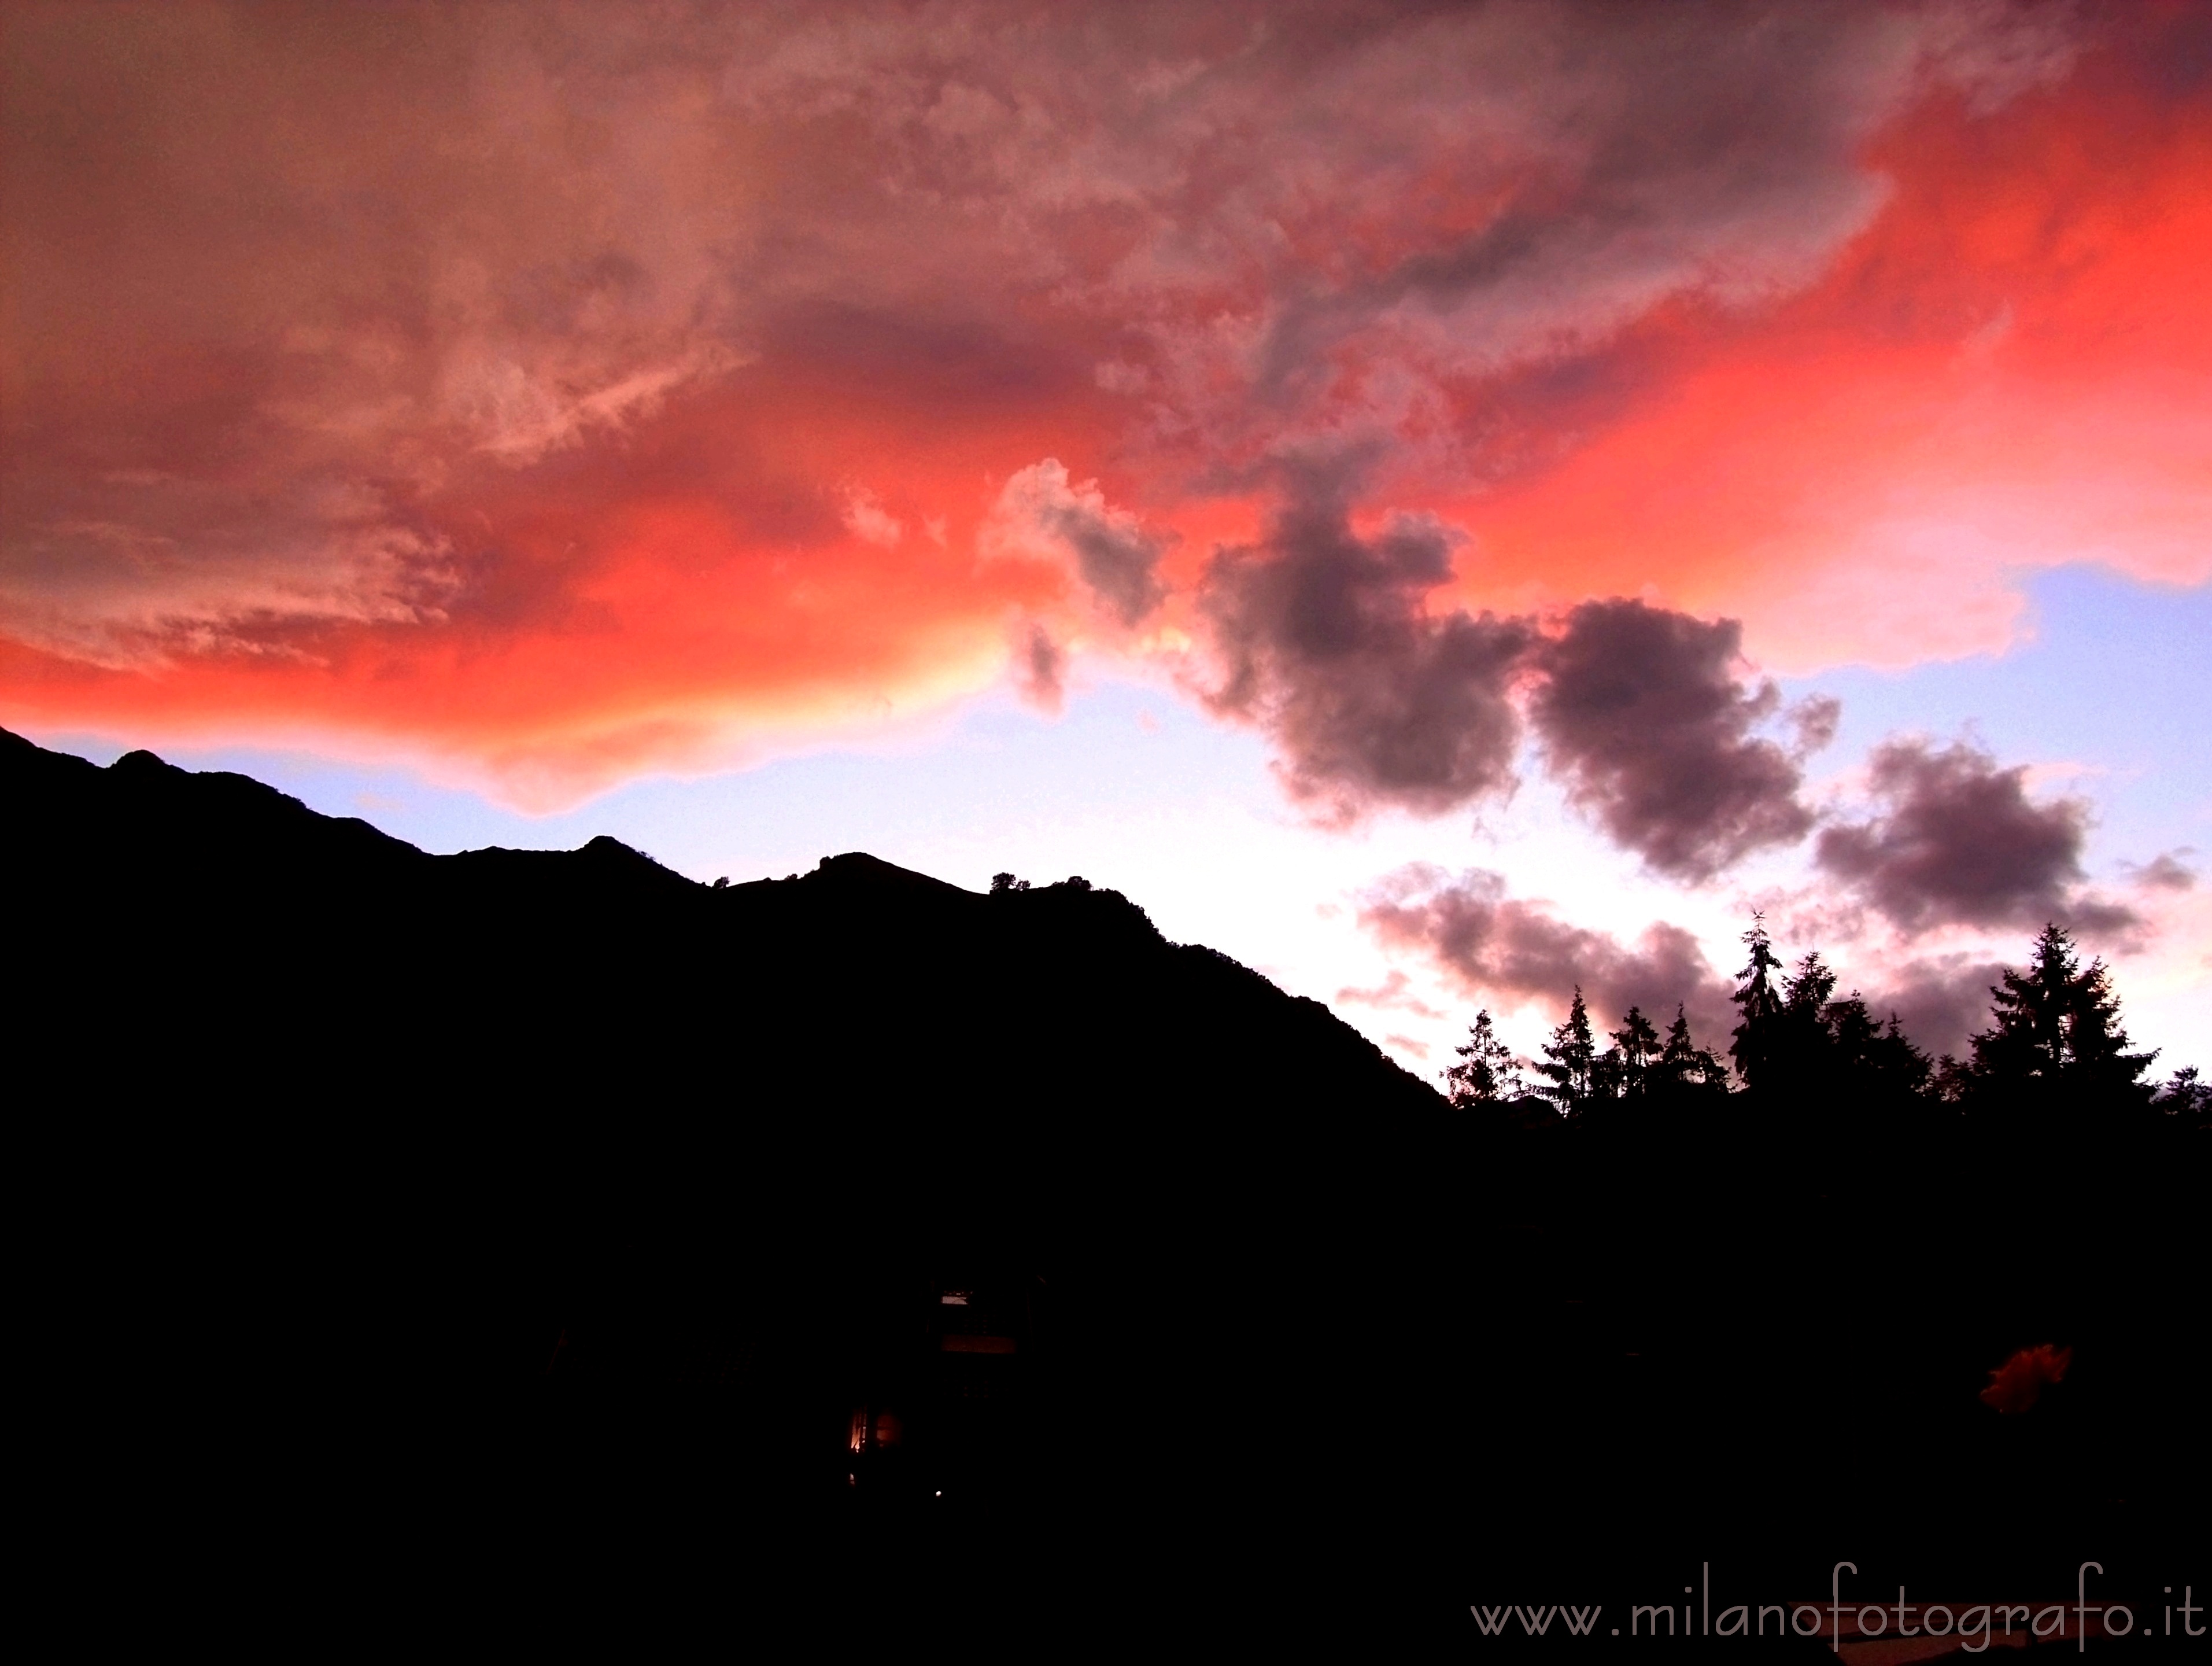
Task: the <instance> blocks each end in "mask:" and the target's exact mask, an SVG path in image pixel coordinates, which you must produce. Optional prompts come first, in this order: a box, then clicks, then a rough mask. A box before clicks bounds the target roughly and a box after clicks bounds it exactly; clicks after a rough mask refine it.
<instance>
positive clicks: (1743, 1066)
mask: <svg viewBox="0 0 2212 1666" xmlns="http://www.w3.org/2000/svg"><path fill="white" fill-rule="evenodd" d="M1743 940H1744V941H1745V942H1746V943H1747V944H1748V945H1751V964H1749V965H1747V966H1746V967H1745V968H1744V969H1743V970H1741V971H1740V972H1738V973H1737V974H1736V975H1735V976H1736V989H1735V994H1733V995H1731V996H1730V997H1729V999H1730V1000H1733V1001H1735V1004H1736V1006H1737V1007H1738V1009H1739V1010H1740V1011H1741V1012H1742V1014H1743V1016H1742V1018H1741V1019H1740V1020H1739V1021H1738V1023H1737V1025H1736V1026H1735V1031H1733V1032H1732V1033H1733V1037H1734V1039H1733V1040H1732V1041H1731V1042H1730V1043H1729V1056H1730V1057H1731V1058H1733V1059H1734V1060H1735V1068H1736V1073H1737V1074H1738V1075H1739V1076H1741V1077H1742V1078H1743V1082H1744V1085H1745V1086H1746V1087H1749V1088H1759V1087H1764V1086H1766V1085H1768V1075H1769V1070H1768V1066H1769V1064H1770V1063H1771V1061H1772V1060H1773V1058H1774V1055H1775V1053H1776V1051H1777V1049H1778V1047H1779V1045H1780V1042H1781V1037H1780V1033H1779V1031H1780V1018H1781V1016H1782V999H1783V996H1782V990H1781V988H1779V986H1778V983H1777V982H1776V979H1775V976H1774V975H1775V974H1776V973H1777V972H1778V971H1780V970H1782V962H1781V961H1780V960H1779V959H1778V958H1776V956H1775V953H1774V942H1773V939H1771V938H1770V937H1768V936H1767V934H1766V921H1765V916H1764V915H1759V914H1753V915H1752V916H1751V929H1750V930H1749V931H1747V932H1746V933H1744V934H1743Z"/></svg>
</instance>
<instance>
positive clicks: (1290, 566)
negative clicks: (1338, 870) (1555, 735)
mask: <svg viewBox="0 0 2212 1666" xmlns="http://www.w3.org/2000/svg"><path fill="white" fill-rule="evenodd" d="M1453 542H1454V538H1453V535H1452V534H1451V533H1450V532H1449V531H1448V530H1447V529H1446V528H1445V527H1443V526H1442V525H1441V524H1440V523H1438V522H1437V521H1436V520H1431V519H1429V518H1426V517H1422V516H1413V515H1401V516H1397V517H1394V518H1393V519H1392V520H1389V522H1388V523H1386V525H1385V526H1383V530H1382V531H1381V532H1378V533H1377V534H1376V536H1375V537H1374V538H1371V539H1362V538H1358V537H1357V536H1355V535H1354V534H1353V532H1352V528H1351V526H1350V524H1349V522H1348V521H1347V520H1346V516H1345V512H1344V510H1343V508H1342V507H1341V505H1340V504H1339V503H1338V502H1334V500H1331V499H1328V498H1321V499H1318V500H1316V499H1313V498H1302V499H1300V500H1298V501H1297V502H1294V503H1293V504H1292V505H1291V507H1290V508H1288V509H1286V510H1285V512H1284V514H1282V515H1281V516H1280V517H1279V520H1277V521H1276V523H1275V525H1274V526H1273V529H1272V531H1271V533H1270V536H1269V538H1268V539H1267V544H1265V545H1264V546H1263V547H1261V548H1260V549H1249V548H1247V549H1238V550H1222V551H1221V552H1219V553H1218V554H1217V555H1216V556H1214V557H1213V559H1212V562H1209V563H1208V565H1207V567H1206V575H1205V579H1204V581H1203V584H1202V587H1201V588H1200V593H1199V605H1200V610H1201V611H1203V613H1204V614H1205V616H1206V619H1207V620H1208V622H1209V623H1210V624H1211V626H1212V636H1213V644H1214V647H1215V649H1216V651H1217V653H1218V655H1219V657H1220V660H1221V665H1222V669H1223V672H1224V680H1223V682H1222V684H1221V685H1220V686H1219V687H1218V689H1216V690H1213V691H1212V692H1211V693H1210V694H1208V696H1206V698H1207V703H1208V704H1209V705H1211V706H1212V708H1214V709H1215V710H1216V711H1218V712H1224V713H1228V714H1234V715H1236V716H1239V717H1243V718H1246V719H1249V720H1250V721H1255V722H1258V723H1260V724H1262V725H1263V726H1265V727H1267V729H1268V731H1269V732H1270V733H1272V734H1273V737H1274V739H1275V742H1276V744H1277V745H1278V747H1279V749H1280V753H1281V756H1280V757H1279V761H1278V764H1277V767H1278V769H1279V771H1280V773H1281V775H1282V777H1283V780H1284V782H1285V785H1286V786H1287V787H1288V788H1289V789H1290V791H1291V794H1292V795H1293V796H1294V797H1296V798H1297V799H1298V800H1301V801H1302V802H1303V803H1304V804H1306V805H1307V806H1309V807H1310V808H1312V809H1314V810H1315V811H1316V812H1318V813H1319V814H1320V815H1321V816H1322V818H1324V819H1327V820H1329V821H1332V822H1335V823H1339V824H1342V823H1346V822H1350V821H1352V820H1354V819H1356V818H1358V817H1359V816H1360V815H1361V814H1363V813H1364V812H1366V811H1368V810H1370V809H1373V808H1376V807H1381V806H1395V807H1397V808H1400V809H1405V810H1411V811H1413V812H1417V813H1419V814H1423V815H1437V814H1441V813H1443V812H1445V811H1448V810H1451V809H1455V808H1456V807H1457V806H1461V805H1463V804H1466V803H1468V802H1469V801H1471V800H1474V799H1477V798H1480V797H1481V796H1482V795H1484V794H1486V793H1495V792H1499V791H1502V790H1503V789H1504V788H1506V787H1510V785H1511V784H1512V781H1513V772H1512V764H1513V754H1514V750H1515V748H1516V745H1517V744H1518V742H1519V739H1520V721H1519V719H1518V717H1517V716H1516V714H1515V712H1514V709H1513V706H1512V703H1511V702H1510V699H1509V697H1508V694H1509V688H1510V682H1511V679H1512V678H1513V676H1514V673H1515V670H1516V666H1518V664H1519V663H1520V661H1521V660H1522V655H1523V654H1524V653H1525V652H1526V650H1527V649H1528V645H1529V644H1530V642H1531V641H1534V630H1533V629H1532V628H1531V627H1530V625H1529V624H1528V622H1527V621H1525V620H1522V619H1512V618H1499V617H1496V616H1495V615H1493V614H1490V613H1483V614H1480V615H1474V614H1469V613H1468V612H1466V611H1462V610H1459V609H1453V610H1452V611H1449V612H1443V613H1430V612H1428V611H1425V610H1424V608H1423V605H1422V603H1423V599H1424V598H1425V596H1426V594H1427V593H1429V592H1430V591H1431V590H1432V589H1434V588H1435V587H1437V586H1438V585H1440V584H1442V583H1443V582H1444V581H1446V580H1447V579H1449V577H1450V576H1451V570H1452V569H1451V555H1452V547H1453Z"/></svg>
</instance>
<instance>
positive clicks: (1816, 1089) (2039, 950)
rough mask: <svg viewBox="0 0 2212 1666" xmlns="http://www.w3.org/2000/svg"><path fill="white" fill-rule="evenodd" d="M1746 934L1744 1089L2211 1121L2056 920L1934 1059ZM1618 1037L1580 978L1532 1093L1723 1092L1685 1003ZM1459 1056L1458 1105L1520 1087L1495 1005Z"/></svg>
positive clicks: (1454, 1088) (1800, 1096)
mask: <svg viewBox="0 0 2212 1666" xmlns="http://www.w3.org/2000/svg"><path fill="white" fill-rule="evenodd" d="M1743 940H1744V942H1745V944H1746V945H1747V946H1748V948H1749V951H1750V956H1749V959H1748V961H1747V964H1746V965H1745V966H1744V968H1743V970H1741V971H1740V972H1738V973H1737V974H1736V988H1735V994H1734V996H1733V997H1732V998H1733V1000H1734V1001H1735V1006H1736V1008H1737V1011H1738V1013H1739V1017H1738V1021H1737V1023H1736V1025H1735V1030H1734V1031H1733V1032H1732V1037H1731V1042H1730V1045H1729V1054H1730V1055H1731V1056H1732V1057H1733V1058H1734V1059H1735V1064H1736V1069H1737V1071H1738V1073H1740V1075H1741V1085H1742V1088H1743V1089H1744V1091H1747V1092H1749V1093H1752V1094H1753V1095H1754V1096H1756V1097H1758V1098H1759V1099H1761V1100H1764V1101H1767V1102H1770V1103H1772V1104H1777V1105H1786V1104H1792V1103H1806V1104H1831V1105H1834V1106H1837V1107H1844V1106H1847V1105H1850V1104H1922V1105H1923V1106H1926V1105H1935V1104H1948V1105H1952V1106H1954V1107H1960V1108H1964V1109H1968V1110H1977V1111H1981V1110H1987V1111H1997V1110H2002V1108H2003V1107H2004V1106H2006V1105H2007V1104H2030V1105H2042V1106H2045V1107H2049V1108H2054V1109H2056V1108H2078V1109H2081V1110H2095V1109H2098V1108H2106V1109H2109V1108H2112V1107H2141V1106H2143V1105H2147V1104H2155V1105H2156V1106H2157V1108H2158V1109H2160V1110H2162V1111H2163V1112H2165V1113H2166V1115H2168V1116H2172V1117H2175V1118H2178V1119H2179V1120H2182V1121H2185V1122H2192V1123H2203V1122H2208V1120H2212V1087H2207V1086H2206V1085H2203V1084H2202V1083H2201V1082H2200V1081H2199V1079H2198V1075H2197V1071H2196V1070H2195V1069H2193V1068H2191V1069H2187V1070H2183V1071H2180V1072H2178V1073H2176V1074H2175V1075H2174V1077H2173V1079H2172V1081H2170V1082H2169V1083H2167V1084H2166V1085H2165V1086H2164V1088H2163V1090H2161V1089H2160V1088H2159V1087H2158V1086H2157V1085H2155V1084H2153V1083H2151V1082H2148V1081H2145V1080H2144V1079H2143V1078H2144V1076H2145V1074H2146V1073H2147V1072H2148V1070H2149V1068H2150V1066H2151V1064H2152V1062H2153V1061H2154V1059H2155V1058H2156V1056H2157V1055H2156V1054H2155V1053H2144V1052H2131V1051H2130V1050H2129V1049H2130V1043H2129V1039H2128V1033H2127V1031H2126V1030H2125V1028H2124V1026H2123V1025H2122V1024H2121V1022H2120V1012H2119V1000H2118V996H2117V995H2116V994H2115V993H2114V991H2113V989H2112V974H2111V972H2110V970H2109V969H2108V968H2107V967H2106V965H2105V964H2104V963H2103V962H2102V961H2101V960H2092V961H2091V962H2090V963H2089V964H2087V966H2083V965H2082V964H2081V957H2080V954H2079V952H2078V951H2077V950H2076V948H2075V945H2074V941H2073V939H2072V938H2071V937H2069V935H2068V933H2066V932H2065V930H2064V929H2063V927H2058V926H2055V925H2053V926H2047V927H2045V928H2044V930H2043V932H2042V933H2041V934H2040V935H2039V936H2038V937H2037V939H2036V940H2035V944H2034V945H2033V951H2032V953H2033V958H2032V960H2031V962H2030V964H2029V965H2028V966H2027V969H2026V970H2021V971H2007V972H2006V973H2005V974H2004V976H2003V979H2002V982H2000V983H1997V984H1996V985H1993V986H1992V987H1991V988H1990V994H1991V996H1992V998H1993V1005H1992V1007H1991V1013H1990V1016H1991V1018H1992V1019H1993V1020H1994V1022H1993V1023H1992V1025H1990V1028H1989V1029H1987V1030H1985V1031H1982V1032H1981V1033H1979V1034H1978V1035H1976V1036H1975V1037H1973V1038H1972V1042H1973V1052H1972V1057H1971V1058H1970V1059H1969V1060H1967V1061H1965V1062H1963V1063H1962V1062H1960V1061H1958V1060H1955V1059H1952V1058H1949V1057H1948V1056H1947V1057H1945V1058H1944V1059H1943V1060H1942V1061H1940V1062H1939V1061H1936V1060H1933V1059H1931V1058H1930V1057H1929V1055H1928V1053H1927V1052H1926V1051H1924V1050H1923V1049H1921V1048H1919V1047H1918V1046H1916V1045H1915V1044H1914V1043H1913V1041H1912V1039H1911V1037H1909V1036H1907V1035H1906V1034H1905V1029H1904V1026H1903V1025H1902V1024H1901V1023H1900V1022H1899V1019H1898V1016H1897V1014H1896V1013H1895V1012H1891V1013H1890V1014H1889V1015H1888V1016H1887V1018H1877V1017H1876V1016H1875V1013H1874V1012H1873V1011H1872V1009H1871V1008H1869V1006H1868V1004H1867V1001H1866V998H1865V996H1864V995H1863V994H1861V993H1860V992H1859V991H1858V990H1857V989H1854V990H1852V991H1851V992H1850V994H1847V995H1844V996H1843V997H1841V998H1838V996H1837V994H1836V988H1837V984H1838V976H1837V973H1836V970H1835V969H1834V968H1833V967H1832V966H1830V965H1829V964H1828V963H1827V961H1826V958H1824V957H1823V956H1822V955H1821V953H1820V951H1819V950H1818V949H1814V950H1810V951H1808V952H1806V953H1805V954H1804V955H1802V956H1801V957H1800V958H1798V960H1797V962H1796V964H1795V965H1794V966H1790V967H1789V968H1788V969H1787V970H1785V969H1784V961H1783V959H1782V958H1781V956H1780V955H1779V954H1778V952H1776V949H1775V946H1774V941H1773V939H1772V938H1771V935H1770V934H1769V933H1768V932H1767V930H1766V925H1765V920H1764V919H1763V918H1762V917H1761V916H1759V915H1756V914H1754V915H1753V916H1752V924H1751V928H1750V929H1749V930H1748V931H1747V932H1746V933H1744V936H1743ZM1607 1040H1608V1041H1609V1042H1610V1043H1612V1044H1611V1045H1610V1046H1609V1047H1607V1048H1606V1049H1604V1050H1603V1051H1600V1050H1599V1049H1598V1046H1597V1032H1596V1031H1595V1028H1594V1027H1593V1025H1592V1023H1591V1020H1590V1016H1589V1008H1588V1006H1586V1004H1585V1003H1584V1000H1583V992H1582V988H1581V987H1580V986H1579V985H1577V987H1576V988H1575V991H1574V996H1573V1000H1572V1001H1571V1005H1570V1006H1569V1009H1568V1012H1567V1016H1566V1018H1565V1021H1564V1022H1562V1023H1561V1024H1560V1025H1559V1026H1558V1027H1557V1028H1555V1029H1554V1030H1553V1031H1552V1034H1551V1038H1550V1039H1549V1040H1548V1041H1547V1043H1545V1044H1544V1047H1543V1049H1542V1051H1543V1058H1542V1059H1541V1061H1538V1062H1537V1063H1536V1065H1535V1070H1536V1072H1537V1073H1538V1074H1539V1075H1540V1076H1541V1077H1542V1078H1543V1079H1544V1084H1545V1085H1542V1086H1541V1087H1539V1088H1538V1089H1537V1091H1538V1092H1540V1093H1541V1094H1542V1095H1543V1096H1544V1097H1546V1098H1547V1099H1549V1100H1551V1101H1552V1102H1553V1104H1554V1105H1555V1106H1556V1107H1557V1108H1558V1110H1559V1114H1560V1115H1561V1116H1565V1117H1568V1118H1577V1117H1580V1116H1583V1115H1584V1114H1585V1113H1587V1112H1588V1111H1589V1110H1591V1109H1592V1108H1593V1107H1595V1106H1599V1105H1605V1104H1615V1103H1620V1104H1627V1103H1633V1102H1643V1101H1655V1102H1656V1101H1659V1100H1662V1099H1663V1100H1668V1101H1680V1100H1681V1099H1682V1098H1684V1097H1685V1096H1689V1095H1698V1096H1709V1095H1714V1094H1725V1093H1727V1092H1728V1091H1729V1089H1730V1086H1731V1084H1730V1082H1729V1067H1728V1066H1727V1065H1726V1064H1725V1063H1723V1061H1722V1060H1721V1059H1720V1058H1719V1056H1718V1055H1716V1054H1714V1053H1712V1052H1710V1051H1708V1050H1707V1049H1704V1048H1701V1047H1699V1045H1698V1044H1697V1042H1696V1040H1695V1038H1694V1037H1692V1035H1691V1033H1690V1023H1689V1018H1688V1017H1687V1015H1686V1011H1685V1009H1684V1008H1683V1006H1680V1004H1678V1005H1677V1006H1676V1007H1675V1009H1674V1022H1673V1024H1672V1025H1669V1026H1668V1031H1667V1035H1666V1037H1665V1038H1664V1039H1663V1041H1662V1038H1661V1037H1660V1036H1659V1034H1658V1032H1657V1031H1656V1029H1655V1028H1654V1026H1653V1025H1652V1024H1651V1021H1650V1019H1649V1018H1646V1017H1645V1016H1644V1012H1643V1010H1642V1009H1641V1008H1640V1007H1638V1006H1631V1007H1630V1008H1629V1009H1628V1011H1627V1012H1626V1013H1625V1014H1623V1015H1622V1018H1621V1021H1620V1028H1619V1029H1617V1030H1613V1031H1608V1032H1607ZM1457 1051H1458V1053H1459V1055H1460V1057H1461V1059H1462V1063H1461V1064H1458V1065H1455V1066H1453V1067H1451V1068H1449V1069H1448V1070H1447V1071H1445V1072H1444V1075H1445V1078H1446V1079H1447V1081H1448V1082H1449V1084H1450V1085H1451V1098H1452V1101H1453V1103H1454V1104H1455V1105H1458V1106H1460V1107H1461V1108H1462V1109H1465V1108H1467V1107H1469V1106H1473V1105H1479V1104H1495V1103H1498V1102H1500V1101H1502V1100H1504V1099H1508V1098H1510V1097H1513V1096H1514V1093H1515V1092H1516V1091H1517V1087H1518V1078H1517V1076H1514V1077H1512V1078H1511V1081H1512V1083H1513V1085H1512V1086H1511V1087H1508V1086H1506V1085H1504V1084H1505V1083H1506V1082H1507V1080H1508V1075H1507V1071H1508V1069H1509V1067H1510V1065H1511V1060H1512V1054H1511V1051H1510V1049H1508V1048H1507V1047H1506V1046H1505V1044H1504V1043H1503V1042H1502V1041H1501V1040H1499V1039H1498V1036H1497V1034H1496V1031H1495V1028H1494V1025H1493V1023H1492V1018H1491V1015H1490V1013H1489V1012H1488V1010H1487V1009H1486V1010H1484V1011H1483V1012H1481V1013H1480V1015H1479V1016H1478V1018H1477V1019H1476V1022H1475V1025H1474V1029H1473V1030H1472V1031H1470V1040H1469V1043H1468V1045H1467V1046H1465V1047H1462V1048H1460V1049H1457Z"/></svg>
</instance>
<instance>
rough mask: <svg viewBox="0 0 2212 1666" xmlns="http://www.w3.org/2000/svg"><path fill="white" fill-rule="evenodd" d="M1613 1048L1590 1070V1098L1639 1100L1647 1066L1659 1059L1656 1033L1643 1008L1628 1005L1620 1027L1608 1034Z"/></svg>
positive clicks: (1648, 1080)
mask: <svg viewBox="0 0 2212 1666" xmlns="http://www.w3.org/2000/svg"><path fill="white" fill-rule="evenodd" d="M1608 1038H1609V1039H1610V1040H1611V1041H1612V1043H1613V1045H1612V1046H1611V1047H1608V1048H1607V1049H1606V1050H1605V1051H1604V1052H1603V1053H1601V1055H1598V1058H1597V1060H1596V1061H1595V1063H1594V1064H1592V1066H1591V1067H1590V1087H1591V1093H1592V1097H1595V1098H1600V1099H1640V1098H1642V1097H1644V1091H1645V1089H1646V1087H1647V1086H1648V1085H1649V1083H1650V1073H1651V1067H1652V1066H1653V1065H1654V1064H1656V1062H1657V1061H1658V1058H1659V1032H1658V1031H1656V1030H1654V1029H1653V1028H1652V1027H1651V1020H1650V1019H1649V1018H1645V1017H1644V1012H1643V1009H1642V1008H1640V1007H1636V1006H1631V1007H1630V1008H1629V1009H1628V1012H1627V1013H1626V1016H1625V1017H1623V1018H1622V1019H1621V1021H1620V1029H1618V1030H1615V1031H1610V1032H1608Z"/></svg>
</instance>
